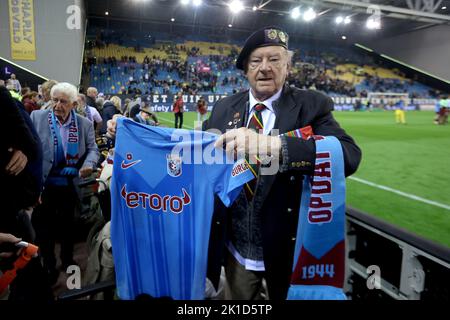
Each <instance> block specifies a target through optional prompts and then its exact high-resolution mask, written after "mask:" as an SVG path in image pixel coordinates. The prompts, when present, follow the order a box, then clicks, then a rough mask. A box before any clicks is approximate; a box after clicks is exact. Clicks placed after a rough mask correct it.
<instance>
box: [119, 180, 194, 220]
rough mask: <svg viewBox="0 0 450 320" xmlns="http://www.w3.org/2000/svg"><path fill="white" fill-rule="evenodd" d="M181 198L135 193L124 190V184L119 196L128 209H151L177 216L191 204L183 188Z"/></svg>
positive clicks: (189, 197)
mask: <svg viewBox="0 0 450 320" xmlns="http://www.w3.org/2000/svg"><path fill="white" fill-rule="evenodd" d="M181 191H182V196H181V197H180V196H171V195H164V196H161V195H159V194H157V193H151V194H149V193H146V192H135V191H128V192H127V190H126V184H125V185H124V186H123V187H122V190H121V191H120V195H121V196H122V198H123V199H124V200H125V203H126V205H127V207H128V208H130V209H134V208H137V207H142V208H143V209H147V208H149V209H152V210H153V211H162V212H173V213H175V214H179V213H181V212H183V210H184V207H185V206H187V205H189V204H190V203H191V196H190V195H189V194H188V193H187V191H186V190H185V189H184V188H181Z"/></svg>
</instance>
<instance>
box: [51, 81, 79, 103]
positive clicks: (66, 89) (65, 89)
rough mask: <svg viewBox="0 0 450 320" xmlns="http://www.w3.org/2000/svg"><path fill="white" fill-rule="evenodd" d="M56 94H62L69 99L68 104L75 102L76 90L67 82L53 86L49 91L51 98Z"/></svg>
mask: <svg viewBox="0 0 450 320" xmlns="http://www.w3.org/2000/svg"><path fill="white" fill-rule="evenodd" d="M56 93H62V94H64V95H66V96H67V97H68V98H69V100H70V102H75V101H77V97H78V90H77V88H76V87H75V86H74V85H73V84H70V83H68V82H60V83H57V84H55V85H54V86H53V87H52V90H51V91H50V96H51V97H52V98H53V96H54V95H55V94H56Z"/></svg>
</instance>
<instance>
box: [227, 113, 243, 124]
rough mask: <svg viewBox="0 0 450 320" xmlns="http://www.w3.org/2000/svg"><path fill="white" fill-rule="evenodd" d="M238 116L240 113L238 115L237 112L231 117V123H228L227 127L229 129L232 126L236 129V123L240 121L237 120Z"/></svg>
mask: <svg viewBox="0 0 450 320" xmlns="http://www.w3.org/2000/svg"><path fill="white" fill-rule="evenodd" d="M240 116H241V115H240V113H239V112H236V113H235V114H234V115H233V121H230V122H228V125H229V126H230V127H231V126H232V125H233V124H234V127H235V128H237V123H238V122H239V121H241V119H239V117H240Z"/></svg>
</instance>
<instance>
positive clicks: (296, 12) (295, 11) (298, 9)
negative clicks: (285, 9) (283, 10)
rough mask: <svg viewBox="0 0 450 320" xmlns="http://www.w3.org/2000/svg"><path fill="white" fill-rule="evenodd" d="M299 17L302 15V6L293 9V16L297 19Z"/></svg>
mask: <svg viewBox="0 0 450 320" xmlns="http://www.w3.org/2000/svg"><path fill="white" fill-rule="evenodd" d="M298 17H300V7H295V8H294V9H292V10H291V18H292V19H297V18H298Z"/></svg>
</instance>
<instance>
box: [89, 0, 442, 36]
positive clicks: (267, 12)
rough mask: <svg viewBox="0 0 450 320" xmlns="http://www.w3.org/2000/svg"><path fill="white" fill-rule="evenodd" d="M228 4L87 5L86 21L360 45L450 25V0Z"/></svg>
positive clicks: (93, 1) (125, 0)
mask: <svg viewBox="0 0 450 320" xmlns="http://www.w3.org/2000/svg"><path fill="white" fill-rule="evenodd" d="M191 2H192V1H191ZM229 2H231V0H226V1H225V0H203V1H202V4H201V5H199V6H197V7H195V6H193V5H192V3H190V4H187V5H183V4H182V3H181V0H102V1H100V0H89V1H86V6H87V10H88V17H89V18H90V20H91V21H95V22H96V23H95V24H96V25H97V26H98V25H103V26H105V27H106V26H115V27H117V26H123V27H131V28H138V30H140V31H146V29H148V28H151V30H152V31H153V32H156V31H157V32H164V31H165V32H167V31H169V32H173V33H178V34H180V33H181V34H186V33H189V32H190V33H193V34H201V33H207V34H208V35H217V36H219V37H220V36H223V37H231V36H241V35H240V34H242V36H245V35H248V34H249V33H250V32H251V31H253V30H256V29H259V28H261V27H264V26H267V25H278V26H282V27H283V28H285V29H286V30H287V31H288V33H289V34H290V35H291V36H298V37H308V38H315V39H324V40H337V39H341V37H342V35H345V36H346V37H347V39H348V40H349V41H351V42H358V41H367V40H376V39H381V38H385V37H391V36H395V35H399V34H402V33H407V32H411V31H415V30H419V29H423V28H428V27H431V26H435V25H437V24H450V0H394V1H387V0H372V1H370V3H369V0H366V1H356V0H354V1H352V0H322V1H314V0H242V3H243V5H244V10H243V11H242V12H240V13H238V14H236V15H233V14H232V13H231V12H230V10H229V8H228V4H229ZM374 5H375V7H373V6H374ZM253 7H255V8H257V9H256V10H253V9H252V8H253ZM295 7H300V11H301V12H305V11H306V10H307V9H308V8H310V7H311V8H313V9H314V10H315V12H316V13H317V18H316V19H314V20H313V21H310V22H305V21H303V19H301V18H300V19H297V20H294V19H292V18H291V16H290V12H291V10H292V9H293V8H295ZM368 8H369V9H368ZM378 9H379V10H380V11H379V12H380V19H381V28H380V29H379V30H369V29H367V28H366V22H367V19H368V18H369V17H370V16H371V15H372V14H374V12H375V11H377V10H378ZM106 12H107V13H108V14H107V15H106ZM337 16H343V17H349V18H351V23H349V24H347V25H346V24H343V23H341V24H339V25H338V24H336V21H335V20H336V17H337ZM172 20H174V21H172ZM230 26H231V27H230ZM242 36H241V37H242Z"/></svg>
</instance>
